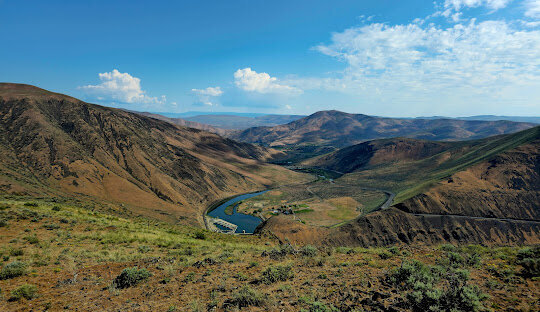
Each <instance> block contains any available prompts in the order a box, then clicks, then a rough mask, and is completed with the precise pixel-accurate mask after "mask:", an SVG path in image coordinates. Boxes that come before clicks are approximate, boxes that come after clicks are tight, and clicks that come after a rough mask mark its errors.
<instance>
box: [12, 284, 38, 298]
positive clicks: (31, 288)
mask: <svg viewBox="0 0 540 312" xmlns="http://www.w3.org/2000/svg"><path fill="white" fill-rule="evenodd" d="M37 293H38V289H37V287H36V285H29V284H24V285H22V286H19V287H17V288H15V289H14V290H13V291H12V292H11V297H9V300H10V301H18V300H21V299H22V298H24V299H26V300H31V299H34V298H36V297H37Z"/></svg>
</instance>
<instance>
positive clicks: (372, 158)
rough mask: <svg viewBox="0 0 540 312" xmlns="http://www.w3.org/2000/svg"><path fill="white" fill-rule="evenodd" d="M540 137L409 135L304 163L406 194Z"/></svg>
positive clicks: (534, 133) (538, 132) (539, 133)
mask: <svg viewBox="0 0 540 312" xmlns="http://www.w3.org/2000/svg"><path fill="white" fill-rule="evenodd" d="M538 139H540V127H534V128H531V129H529V130H524V131H521V132H517V133H514V134H509V135H501V136H495V137H489V138H485V139H480V140H471V141H462V142H431V141H422V140H412V139H400V138H399V139H386V140H375V141H369V142H365V143H361V144H358V145H354V146H350V147H347V148H344V149H341V150H339V151H336V152H333V153H330V154H327V155H323V156H320V157H316V158H314V159H310V160H307V161H305V162H304V163H303V164H304V165H306V166H314V167H321V168H326V169H330V170H335V171H340V172H343V173H349V174H347V175H345V176H344V177H343V178H342V179H343V180H344V181H348V182H350V183H357V184H360V185H370V186H373V187H378V188H382V189H388V190H392V191H393V192H395V193H397V196H396V199H395V202H396V203H399V202H402V201H404V200H406V199H408V198H411V197H413V196H415V195H417V194H420V193H421V192H422V191H424V190H426V189H428V188H429V187H430V186H433V185H434V183H437V182H438V181H441V180H442V179H445V178H448V177H449V176H451V175H452V174H454V173H456V172H458V171H461V170H464V169H466V168H468V167H470V166H472V165H475V164H478V163H480V162H483V161H487V160H490V159H492V158H493V157H495V155H498V154H500V153H502V152H505V151H508V150H511V149H513V148H516V147H518V146H520V145H524V144H527V143H531V142H533V141H535V140H538Z"/></svg>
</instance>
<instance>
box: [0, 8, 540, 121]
mask: <svg viewBox="0 0 540 312" xmlns="http://www.w3.org/2000/svg"><path fill="white" fill-rule="evenodd" d="M0 38H2V48H1V49H0V81H6V82H20V83H28V84H33V85H36V86H39V87H42V88H45V89H49V90H52V91H56V92H61V93H66V94H69V95H73V96H75V97H78V98H81V99H84V100H86V101H89V102H94V103H99V104H103V105H109V106H115V107H122V108H128V109H135V110H145V111H153V112H160V111H161V112H184V111H193V110H196V111H214V112H219V111H236V112H263V113H282V114H309V113H313V112H315V111H318V110H323V109H338V110H342V111H347V112H353V113H365V114H374V115H381V116H427V115H446V116H465V115H475V114H498V115H536V116H540V0H441V1H435V2H433V1H423V0H411V1H397V0H396V1H387V0H382V1H381V0H378V1H375V0H372V1H361V0H356V1H352V0H351V1H340V0H336V1H318V0H310V1H300V0H299V1H294V0H289V1H276V0H274V1H264V0H246V1H235V0H230V1H201V0H199V1H133V0H131V1H120V0H119V1H67V0H66V1H30V0H17V1H15V0H0Z"/></svg>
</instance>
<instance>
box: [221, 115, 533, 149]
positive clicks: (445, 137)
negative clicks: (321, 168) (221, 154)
mask: <svg viewBox="0 0 540 312" xmlns="http://www.w3.org/2000/svg"><path fill="white" fill-rule="evenodd" d="M534 126H535V124H531V123H516V122H511V121H465V120H454V119H431V120H430V119H397V118H381V117H373V116H367V115H362V114H347V113H343V112H339V111H320V112H317V113H315V114H313V115H310V116H307V117H305V118H302V119H299V120H296V121H293V122H291V123H288V124H286V125H279V126H275V127H257V128H250V129H246V130H244V131H241V132H238V133H235V134H233V135H231V138H233V139H235V140H239V141H243V142H249V143H257V144H262V145H266V146H291V145H299V144H300V145H302V144H304V145H312V144H315V145H329V146H335V147H345V146H349V145H353V144H358V143H361V142H364V141H367V140H373V139H379V138H390V137H408V138H415V139H425V140H439V141H455V140H469V139H479V138H483V137H487V136H492V135H497V134H505V133H512V132H517V131H520V130H524V129H528V128H531V127H534Z"/></svg>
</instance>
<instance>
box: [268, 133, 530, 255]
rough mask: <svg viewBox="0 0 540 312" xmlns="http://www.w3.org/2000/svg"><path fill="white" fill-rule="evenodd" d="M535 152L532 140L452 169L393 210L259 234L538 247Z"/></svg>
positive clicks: (329, 241)
mask: <svg viewBox="0 0 540 312" xmlns="http://www.w3.org/2000/svg"><path fill="white" fill-rule="evenodd" d="M532 130H535V131H532ZM537 130H538V129H531V131H525V132H524V133H523V134H522V135H523V136H524V135H529V134H535V133H536V137H538V134H537V132H538V131H537ZM518 135H519V134H517V135H516V136H518ZM484 143H485V142H484ZM383 150H384V149H383ZM539 151H540V139H536V140H534V141H532V142H529V143H526V144H523V145H521V146H518V147H517V148H514V149H511V150H508V151H506V152H503V153H500V154H498V155H495V156H494V157H491V158H490V159H488V160H486V161H483V162H480V163H477V164H475V165H473V166H470V167H468V168H466V169H464V170H461V171H459V172H456V173H454V174H452V175H451V176H449V177H447V178H446V179H444V180H442V181H440V182H438V183H436V184H435V185H434V186H433V187H431V188H429V189H427V190H426V191H424V192H422V193H421V194H419V195H416V196H413V197H412V198H409V199H406V200H404V201H403V202H401V203H399V204H397V205H395V206H394V207H391V208H389V209H385V210H382V211H378V212H375V213H372V214H369V215H367V216H364V217H360V218H358V219H356V220H354V221H351V222H349V223H348V224H346V225H343V226H341V227H338V228H334V229H321V228H316V227H307V226H305V225H303V224H301V223H298V222H295V221H293V220H291V219H289V218H286V217H285V216H282V217H280V218H272V219H270V220H268V221H267V222H266V223H265V224H264V226H263V227H262V228H261V231H262V232H271V233H273V234H274V235H276V236H277V237H278V238H280V239H281V240H283V241H285V240H286V239H288V240H291V241H294V242H297V243H312V244H323V245H360V246H373V245H375V246H382V245H391V244H396V243H407V244H409V243H423V244H438V243H442V242H450V243H467V244H469V243H482V244H499V245H507V244H538V243H540V152H539ZM413 154H416V153H413ZM412 158H415V157H412ZM419 170H420V169H419Z"/></svg>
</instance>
